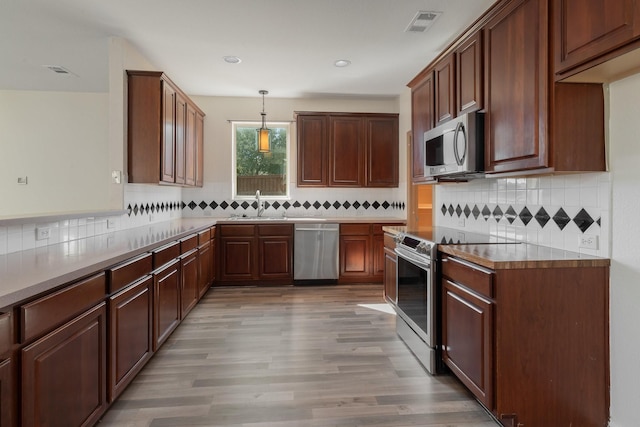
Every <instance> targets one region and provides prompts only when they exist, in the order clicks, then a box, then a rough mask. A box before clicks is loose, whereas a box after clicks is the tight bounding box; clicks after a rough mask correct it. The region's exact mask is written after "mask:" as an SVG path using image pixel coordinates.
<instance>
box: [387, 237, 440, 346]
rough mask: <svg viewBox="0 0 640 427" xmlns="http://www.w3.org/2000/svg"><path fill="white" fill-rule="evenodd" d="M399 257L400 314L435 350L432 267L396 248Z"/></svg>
mask: <svg viewBox="0 0 640 427" xmlns="http://www.w3.org/2000/svg"><path fill="white" fill-rule="evenodd" d="M396 254H397V255H398V309H399V310H398V315H399V316H400V317H402V319H403V320H404V321H405V322H406V323H407V324H408V325H409V326H410V327H411V329H413V330H414V332H415V333H416V334H417V335H418V336H419V337H420V338H421V339H422V340H423V341H424V342H425V343H426V344H427V345H428V346H429V347H431V348H435V346H436V342H435V336H434V333H433V331H434V322H435V312H434V297H435V293H434V292H433V283H432V278H431V265H430V263H429V262H428V261H427V262H425V260H423V259H419V258H417V257H416V256H415V255H413V254H405V253H404V251H402V250H401V249H400V248H396Z"/></svg>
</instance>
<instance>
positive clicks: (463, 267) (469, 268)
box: [442, 256, 493, 298]
mask: <svg viewBox="0 0 640 427" xmlns="http://www.w3.org/2000/svg"><path fill="white" fill-rule="evenodd" d="M442 275H443V276H445V277H447V278H449V279H450V280H451V281H452V282H455V283H458V284H461V285H463V286H465V287H467V288H469V289H471V290H473V291H475V292H478V293H479V294H481V295H484V296H486V297H489V298H493V271H491V270H488V269H485V268H483V267H480V266H476V265H474V264H472V263H470V262H468V261H464V260H460V259H458V258H454V257H448V256H443V257H442Z"/></svg>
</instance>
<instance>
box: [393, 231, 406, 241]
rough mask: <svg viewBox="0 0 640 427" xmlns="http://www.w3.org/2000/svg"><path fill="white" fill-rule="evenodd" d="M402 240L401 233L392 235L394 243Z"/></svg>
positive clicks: (402, 235)
mask: <svg viewBox="0 0 640 427" xmlns="http://www.w3.org/2000/svg"><path fill="white" fill-rule="evenodd" d="M403 240H404V234H402V233H398V234H396V235H395V236H393V241H394V242H396V243H400V242H402V241H403Z"/></svg>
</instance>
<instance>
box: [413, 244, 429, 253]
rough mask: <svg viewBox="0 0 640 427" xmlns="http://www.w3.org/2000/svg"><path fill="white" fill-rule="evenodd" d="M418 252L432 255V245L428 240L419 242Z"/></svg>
mask: <svg viewBox="0 0 640 427" xmlns="http://www.w3.org/2000/svg"><path fill="white" fill-rule="evenodd" d="M416 252H418V253H419V254H424V255H431V245H430V244H428V243H426V242H420V243H418V246H416Z"/></svg>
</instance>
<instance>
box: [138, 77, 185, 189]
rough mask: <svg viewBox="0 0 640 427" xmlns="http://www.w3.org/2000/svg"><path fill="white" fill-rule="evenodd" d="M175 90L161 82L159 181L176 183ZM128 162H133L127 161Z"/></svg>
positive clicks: (165, 82)
mask: <svg viewBox="0 0 640 427" xmlns="http://www.w3.org/2000/svg"><path fill="white" fill-rule="evenodd" d="M175 117H176V90H175V89H174V88H173V87H172V86H171V85H170V84H169V83H167V81H163V82H162V123H161V124H162V150H161V153H162V156H161V165H160V167H161V170H160V181H162V182H166V183H174V182H175V181H176V169H175V164H176V141H175V135H176V133H175V128H176V126H175ZM129 161H133V160H132V159H129Z"/></svg>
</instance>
